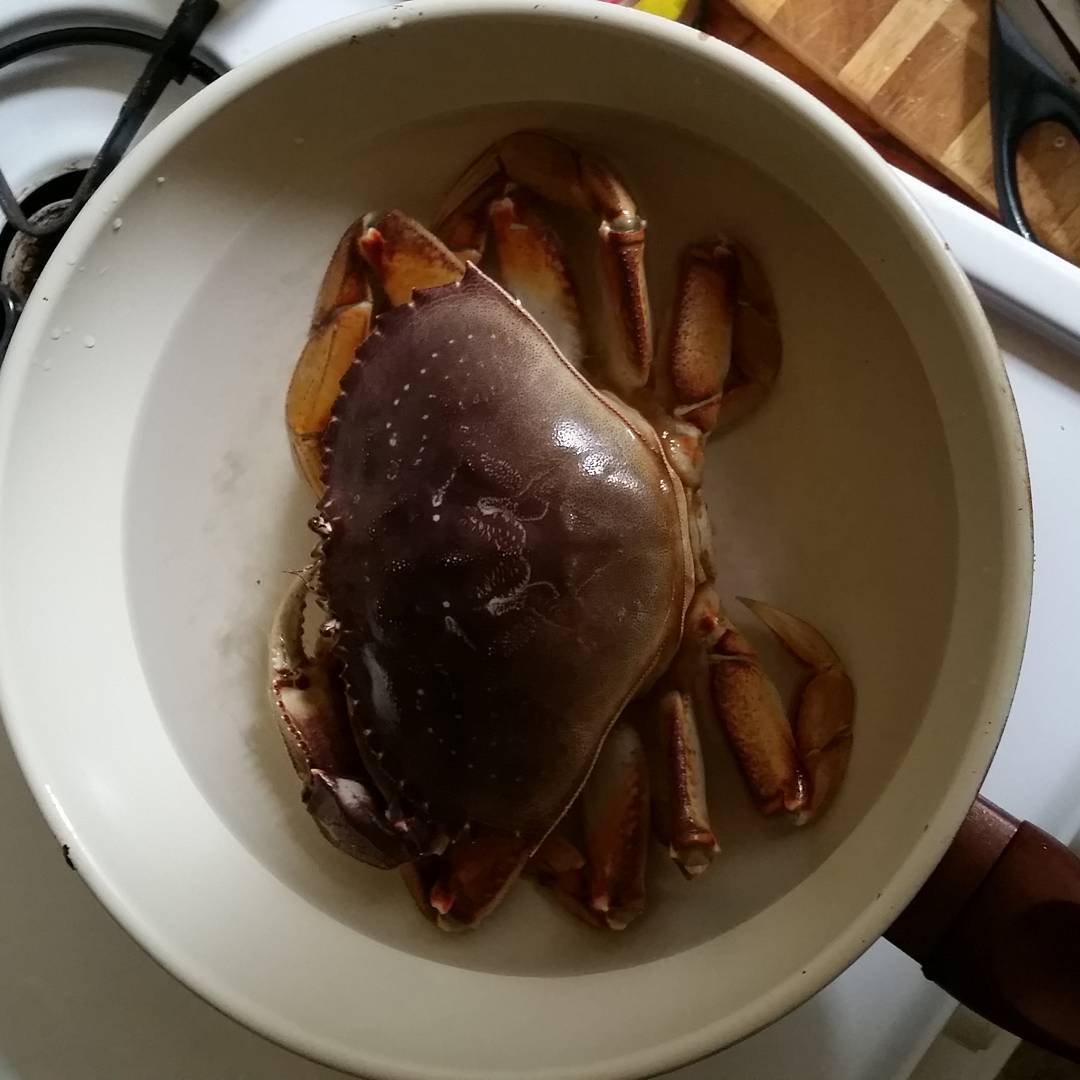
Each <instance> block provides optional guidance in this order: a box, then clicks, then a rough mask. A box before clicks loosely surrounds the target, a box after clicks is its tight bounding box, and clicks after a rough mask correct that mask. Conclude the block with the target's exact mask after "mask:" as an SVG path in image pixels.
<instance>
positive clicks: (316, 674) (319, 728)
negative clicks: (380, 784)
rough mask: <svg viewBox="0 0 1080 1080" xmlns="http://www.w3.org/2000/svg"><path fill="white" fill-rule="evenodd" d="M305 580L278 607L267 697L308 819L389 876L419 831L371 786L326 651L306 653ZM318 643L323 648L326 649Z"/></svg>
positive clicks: (415, 845)
mask: <svg viewBox="0 0 1080 1080" xmlns="http://www.w3.org/2000/svg"><path fill="white" fill-rule="evenodd" d="M308 588H309V584H308V579H307V576H306V574H298V575H297V577H296V581H295V582H294V583H293V584H292V585H291V586H290V587H289V589H288V591H287V592H286V593H285V596H284V597H283V598H282V601H281V603H280V605H279V606H278V610H277V614H276V615H275V617H274V622H273V626H272V628H271V632H270V696H271V700H272V701H273V704H274V710H275V712H276V714H277V717H278V726H279V728H280V730H281V735H282V738H283V739H284V741H285V746H286V748H287V749H288V751H289V758H290V759H291V761H292V763H293V767H294V768H295V769H296V772H297V774H298V775H299V776H300V779H301V780H302V781H303V782H304V792H303V799H304V803H305V804H306V806H307V809H308V813H309V814H311V816H312V817H313V818H314V820H315V823H316V824H317V825H318V827H319V830H320V831H321V832H322V834H323V835H324V836H325V837H326V838H327V839H328V840H329V841H330V842H331V843H332V844H333V845H334V846H335V847H338V848H340V849H341V850H342V851H344V852H345V853H346V854H347V855H351V856H353V858H356V859H359V860H360V861H361V862H365V863H368V864H369V865H370V866H378V867H380V868H383V869H385V868H388V867H391V866H398V865H400V864H401V863H403V862H406V861H408V860H410V859H413V858H415V856H416V855H417V854H418V853H419V852H420V851H421V850H422V849H423V844H422V837H421V836H420V835H419V832H418V831H417V827H416V826H415V825H414V824H413V823H411V822H409V821H406V820H404V819H402V820H399V821H392V820H391V818H390V816H389V815H388V814H387V813H386V809H385V808H384V806H383V805H382V802H381V799H380V798H379V796H378V794H377V791H376V788H375V785H374V783H373V782H372V781H371V780H370V778H368V776H367V774H366V772H365V770H364V767H363V764H362V763H361V761H360V755H359V753H358V751H357V749H356V744H355V743H354V742H353V738H352V732H351V731H350V729H349V726H348V721H347V720H346V719H345V717H344V715H343V714H342V712H341V710H340V708H339V706H338V701H337V698H336V695H335V693H334V689H333V684H332V677H331V673H330V669H329V662H328V655H327V653H328V650H327V649H326V648H325V646H324V647H323V649H321V650H320V653H319V654H318V655H316V656H315V657H314V658H312V657H309V656H308V654H307V651H306V649H305V648H304V641H303V638H304V609H305V607H306V604H307V593H308ZM325 640H326V639H325V638H323V639H320V644H323V643H324V642H325Z"/></svg>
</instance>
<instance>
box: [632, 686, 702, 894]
mask: <svg viewBox="0 0 1080 1080" xmlns="http://www.w3.org/2000/svg"><path fill="white" fill-rule="evenodd" d="M694 713H695V710H694V705H693V698H692V696H691V695H690V694H688V693H684V692H681V691H679V690H667V691H664V692H662V693H660V694H654V695H651V696H650V698H649V699H648V701H647V702H646V703H645V709H644V710H643V715H642V717H641V723H642V726H643V727H646V730H647V731H648V732H649V734H650V735H651V736H652V737H651V738H649V739H648V740H647V745H648V748H649V760H650V762H651V764H652V793H653V795H652V810H653V832H654V833H655V834H656V838H657V839H658V840H659V841H660V843H661V844H663V845H664V846H665V847H666V848H667V850H668V854H669V855H670V856H671V858H672V860H673V861H674V863H675V865H676V866H677V867H678V868H679V870H681V871H682V873H683V874H684V875H685V876H686V877H688V878H692V877H697V875H698V874H701V873H702V872H703V871H704V870H705V868H706V867H707V866H708V865H709V863H710V862H711V861H712V858H713V856H714V855H715V854H717V853H718V852H719V850H720V845H719V844H718V843H717V842H716V835H715V834H714V833H713V830H712V825H711V824H710V822H709V804H708V800H707V798H706V791H705V762H704V759H703V757H702V754H701V741H700V738H699V737H698V729H697V721H696V719H695V715H694Z"/></svg>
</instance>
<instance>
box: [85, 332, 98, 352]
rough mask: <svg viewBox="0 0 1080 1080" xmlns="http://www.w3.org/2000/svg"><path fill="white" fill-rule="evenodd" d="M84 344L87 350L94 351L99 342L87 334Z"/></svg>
mask: <svg viewBox="0 0 1080 1080" xmlns="http://www.w3.org/2000/svg"><path fill="white" fill-rule="evenodd" d="M82 343H83V345H84V346H85V347H86V348H88V349H92V348H93V347H94V346H95V345H96V344H97V341H96V340H95V339H94V335H93V334H87V335H86V337H84V338H83V339H82Z"/></svg>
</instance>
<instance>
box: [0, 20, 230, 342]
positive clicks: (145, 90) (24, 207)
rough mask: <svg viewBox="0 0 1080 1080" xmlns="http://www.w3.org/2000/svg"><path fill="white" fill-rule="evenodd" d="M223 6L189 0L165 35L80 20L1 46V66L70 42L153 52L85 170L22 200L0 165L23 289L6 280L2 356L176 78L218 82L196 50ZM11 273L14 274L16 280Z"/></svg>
mask: <svg viewBox="0 0 1080 1080" xmlns="http://www.w3.org/2000/svg"><path fill="white" fill-rule="evenodd" d="M217 10H218V0H183V2H182V3H181V4H180V7H179V8H178V10H177V12H176V15H175V16H174V17H173V20H172V22H171V23H170V24H169V26H168V28H167V29H166V30H165V33H164V34H163V35H162V36H161V37H160V38H157V37H154V36H153V35H152V34H146V33H142V32H140V31H137V30H125V29H115V28H109V27H99V26H78V27H71V28H61V29H55V30H45V31H42V32H40V33H36V34H30V35H28V36H27V37H24V38H21V39H19V40H18V41H13V42H11V43H10V44H7V45H3V46H0V69H2V68H5V67H7V66H8V65H10V64H13V63H15V62H16V61H18V60H22V59H24V58H26V57H28V56H33V55H34V54H36V53H41V52H46V51H48V50H51V49H59V48H65V47H68V46H71V45H117V46H120V47H122V48H128V49H135V50H138V51H140V52H144V53H147V54H148V55H149V59H148V60H147V63H146V67H145V68H144V69H143V72H142V75H140V76H139V79H138V81H137V82H136V83H135V85H134V86H133V87H132V89H131V92H130V93H129V94H128V96H127V99H126V100H125V101H124V104H123V106H122V107H121V109H120V114H119V115H118V116H117V118H116V122H115V123H114V124H113V127H112V130H111V131H110V132H109V134H108V136H107V138H106V139H105V142H104V143H103V144H102V147H101V149H100V150H99V151H98V153H97V156H96V157H95V158H94V160H93V161H92V162H91V164H90V167H89V168H88V169H87V170H86V171H85V172H82V173H68V174H66V175H65V176H61V177H56V178H54V179H53V180H51V181H49V182H48V183H47V184H44V185H42V187H40V188H38V189H37V190H36V191H34V192H32V193H31V194H30V195H29V196H27V198H26V199H24V200H23V201H22V203H20V202H19V200H18V199H17V198H16V197H15V194H14V192H13V191H12V190H11V186H10V185H9V184H8V182H7V179H6V178H5V177H4V174H3V172H2V171H0V213H3V215H4V217H5V218H7V225H6V226H5V227H4V229H3V231H2V232H0V244H2V245H3V246H2V247H0V259H4V260H5V265H8V264H10V263H12V262H16V263H17V264H18V265H17V266H15V267H13V268H12V269H13V271H14V280H16V281H18V283H19V288H18V289H15V288H13V287H12V286H11V285H10V284H4V283H3V282H0V363H2V362H3V357H4V353H5V351H6V350H7V346H8V343H9V342H10V341H11V335H12V333H13V331H14V329H15V322H16V320H17V319H18V316H19V313H20V311H21V310H22V304H23V301H24V300H25V299H26V297H27V296H28V295H29V289H30V287H32V285H33V282H34V280H36V277H37V273H38V272H40V269H41V267H42V266H43V265H44V262H45V259H46V258H47V257H48V255H49V254H51V252H52V249H53V247H55V245H56V244H57V242H58V241H59V239H60V237H61V236H62V235H63V233H64V231H65V230H66V229H67V227H68V226H69V225H70V224H71V222H72V221H73V220H74V218H75V215H76V214H77V213H78V212H79V211H80V210H81V209H82V208H83V206H85V205H86V201H87V200H88V199H89V198H90V196H91V195H92V194H93V193H94V192H95V191H96V190H97V189H98V187H100V185H101V183H102V181H104V179H105V178H106V177H107V176H108V175H109V173H111V172H112V171H113V169H114V168H116V165H117V163H118V162H119V161H120V159H121V157H123V155H124V152H125V151H126V150H127V148H128V147H129V146H130V145H131V141H132V139H134V138H135V136H136V134H137V133H138V131H139V128H140V127H142V125H143V123H144V122H145V120H146V118H147V116H149V115H150V111H151V110H152V109H153V108H154V106H155V105H156V104H157V102H158V99H159V98H160V97H161V95H162V93H163V92H164V90H165V88H166V87H167V86H168V85H169V83H170V82H177V83H182V82H183V81H184V80H185V79H186V78H188V76H193V77H194V78H196V79H198V80H199V81H200V82H203V83H211V82H213V81H214V79H216V78H217V77H218V76H219V75H222V74H224V69H223V68H221V67H220V66H218V65H217V64H216V63H213V62H211V61H209V60H206V59H200V58H199V57H196V56H194V55H192V50H193V49H194V48H195V45H196V43H197V42H198V40H199V36H200V35H201V34H202V32H203V30H204V29H205V28H206V26H207V24H208V23H209V22H210V20H211V19H212V18H213V17H214V15H215V14H216V12H217ZM10 278H11V275H9V279H10Z"/></svg>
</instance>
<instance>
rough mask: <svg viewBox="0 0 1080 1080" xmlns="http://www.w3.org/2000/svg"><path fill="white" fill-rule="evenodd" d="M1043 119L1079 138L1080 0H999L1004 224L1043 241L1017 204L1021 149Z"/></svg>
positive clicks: (994, 30) (995, 125) (995, 53)
mask: <svg viewBox="0 0 1080 1080" xmlns="http://www.w3.org/2000/svg"><path fill="white" fill-rule="evenodd" d="M1044 120H1056V121H1058V122H1059V123H1061V124H1063V125H1064V126H1065V127H1066V128H1068V129H1069V131H1071V132H1072V134H1073V137H1074V138H1075V139H1077V140H1078V141H1080V0H994V2H993V5H992V8H991V20H990V126H991V136H992V139H993V152H994V187H995V189H996V190H997V200H998V211H999V213H1000V215H1001V220H1002V223H1003V224H1005V225H1007V226H1008V227H1009V228H1010V229H1012V230H1013V232H1017V233H1019V234H1020V235H1021V236H1023V237H1025V238H1026V239H1028V240H1034V241H1035V242H1036V243H1039V239H1038V237H1037V236H1036V235H1035V233H1034V232H1033V231H1032V228H1031V225H1030V224H1029V223H1028V220H1027V217H1026V216H1025V214H1024V208H1023V206H1022V205H1021V202H1020V190H1019V185H1018V183H1017V174H1016V152H1017V149H1018V147H1019V145H1020V140H1021V138H1022V137H1023V136H1024V133H1025V132H1026V131H1028V129H1029V128H1031V127H1033V126H1034V125H1035V124H1039V123H1041V122H1042V121H1044Z"/></svg>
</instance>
